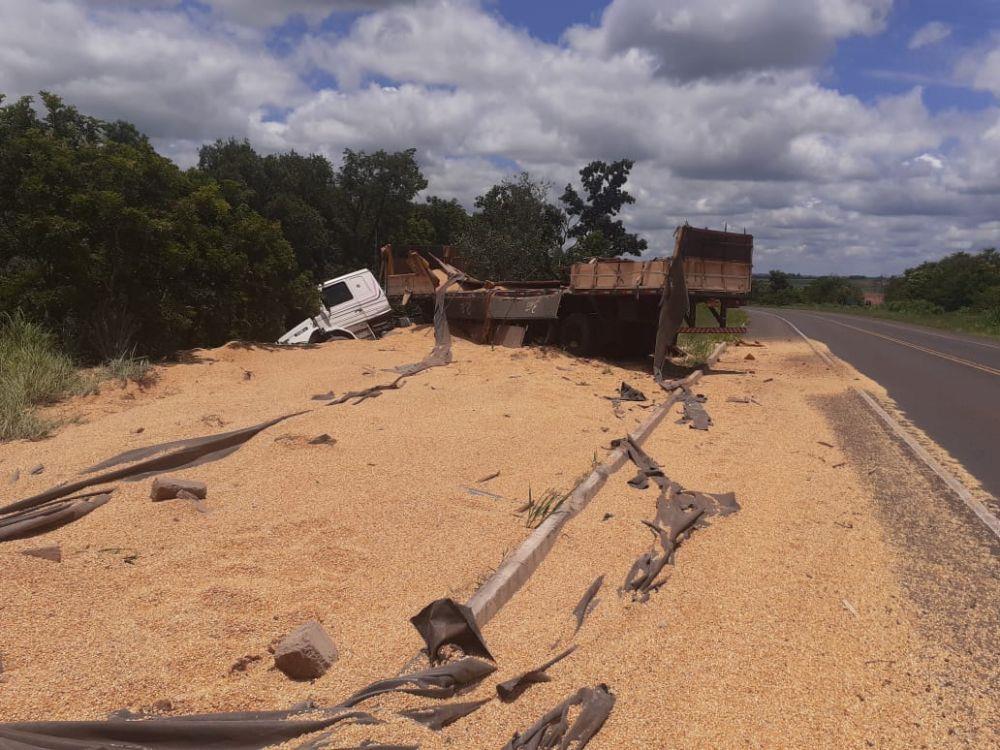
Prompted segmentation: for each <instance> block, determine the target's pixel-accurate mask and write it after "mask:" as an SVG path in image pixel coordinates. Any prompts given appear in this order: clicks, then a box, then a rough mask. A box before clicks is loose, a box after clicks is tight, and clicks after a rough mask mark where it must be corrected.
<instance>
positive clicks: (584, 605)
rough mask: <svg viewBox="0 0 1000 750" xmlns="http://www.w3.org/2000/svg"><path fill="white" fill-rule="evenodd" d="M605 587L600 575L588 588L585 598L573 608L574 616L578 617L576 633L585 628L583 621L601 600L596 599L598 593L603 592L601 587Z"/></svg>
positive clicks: (602, 577) (584, 594) (584, 593)
mask: <svg viewBox="0 0 1000 750" xmlns="http://www.w3.org/2000/svg"><path fill="white" fill-rule="evenodd" d="M603 585H604V576H603V575H599V576H597V578H595V579H594V582H593V583H592V584H590V586H588V587H587V590H586V591H584V592H583V596H582V597H581V598H580V601H579V602H577V605H576V606H575V607H573V615H574V616H575V617H576V629H575V630H574V631H573V632H574V633H576V632H579V630H580V628H581V627H583V621H584V620H585V619H586V618H587V615H589V614H590V613H591V612H593V611H594V608H595V607H596V606H597V603H598V602H599V601H600V599H594V597H595V596H597V592H598V591H600V590H601V586H603Z"/></svg>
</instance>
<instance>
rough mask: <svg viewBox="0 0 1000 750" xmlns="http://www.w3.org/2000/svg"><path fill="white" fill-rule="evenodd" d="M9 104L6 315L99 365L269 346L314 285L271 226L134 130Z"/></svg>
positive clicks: (305, 308)
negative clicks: (23, 319)
mask: <svg viewBox="0 0 1000 750" xmlns="http://www.w3.org/2000/svg"><path fill="white" fill-rule="evenodd" d="M41 98H42V101H43V103H44V106H45V114H44V116H42V117H39V116H38V115H37V114H36V112H35V110H34V108H33V106H32V100H31V99H30V98H28V97H25V98H22V99H20V100H19V101H17V102H15V103H12V104H9V105H4V104H3V101H2V99H0V193H2V194H3V195H4V200H3V201H2V202H0V309H3V310H11V311H12V310H17V309H20V310H21V311H22V312H23V313H24V314H25V315H26V316H28V317H29V318H30V319H32V320H34V321H36V322H39V323H43V324H45V325H46V327H48V328H49V329H51V330H53V331H56V332H57V333H58V335H59V336H60V338H61V340H62V343H63V345H64V347H66V348H67V349H69V350H71V351H74V352H76V353H77V354H80V355H83V356H84V357H87V358H90V359H97V358H106V357H110V356H115V355H118V354H122V353H124V352H126V351H128V350H130V349H132V348H133V347H134V348H135V349H136V350H137V351H138V352H139V353H144V354H168V353H170V352H172V351H174V350H176V349H179V348H188V347H192V346H204V345H213V344H219V343H222V342H224V341H226V340H227V339H231V338H254V339H265V340H273V339H274V338H276V336H277V335H278V334H279V333H280V332H281V331H282V330H284V328H285V324H286V322H287V321H288V319H289V318H290V317H292V316H293V315H302V314H303V313H308V312H311V310H312V309H313V307H314V306H315V304H316V299H315V298H316V292H315V289H314V288H313V287H312V286H311V285H310V284H309V283H308V280H307V279H306V278H305V277H304V276H303V275H302V274H301V273H300V272H299V270H298V268H297V266H296V262H295V256H294V254H293V252H292V249H291V247H290V246H289V244H288V243H287V242H286V241H285V240H284V238H283V237H282V235H281V232H280V228H279V227H278V225H277V224H276V223H272V222H269V221H267V220H265V219H264V218H263V217H261V216H260V215H259V214H258V213H256V212H255V211H253V210H252V209H251V208H249V207H248V206H245V205H237V206H233V205H232V204H231V203H230V202H229V201H228V200H227V199H226V197H225V196H224V194H223V189H222V187H221V186H220V185H219V183H218V182H216V181H215V180H213V179H211V178H210V177H208V176H206V175H204V174H199V173H194V174H185V173H184V172H182V171H181V170H180V169H178V167H177V166H176V165H175V164H173V163H172V162H171V161H169V160H168V159H166V158H164V157H162V156H160V155H159V154H157V153H156V152H155V151H154V150H153V148H152V147H151V146H150V144H149V142H148V140H147V139H146V138H145V136H142V134H140V133H139V132H138V131H137V130H136V129H135V128H134V127H133V126H131V125H128V124H127V123H106V122H102V121H100V120H97V119H95V118H92V117H88V116H86V115H83V114H81V113H79V112H78V111H77V110H76V109H75V108H73V107H70V106H67V105H65V104H64V103H63V102H62V101H61V100H60V99H59V98H58V97H55V96H53V95H51V94H47V93H44V92H43V93H42V95H41Z"/></svg>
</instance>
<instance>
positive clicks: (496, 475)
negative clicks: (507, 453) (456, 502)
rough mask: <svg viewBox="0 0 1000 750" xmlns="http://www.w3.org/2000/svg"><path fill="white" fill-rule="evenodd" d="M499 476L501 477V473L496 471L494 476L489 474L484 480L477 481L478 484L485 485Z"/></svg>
mask: <svg viewBox="0 0 1000 750" xmlns="http://www.w3.org/2000/svg"><path fill="white" fill-rule="evenodd" d="M498 476H500V471H499V470H497V471H494V472H493V473H492V474H487V475H486V476H485V477H483V478H482V479H477V480H476V484H484V483H486V482H488V481H490V480H491V479H496V478H497V477H498Z"/></svg>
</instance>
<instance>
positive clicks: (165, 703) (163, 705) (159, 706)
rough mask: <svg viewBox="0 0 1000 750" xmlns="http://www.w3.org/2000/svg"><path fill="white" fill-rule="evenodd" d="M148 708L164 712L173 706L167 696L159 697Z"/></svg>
mask: <svg viewBox="0 0 1000 750" xmlns="http://www.w3.org/2000/svg"><path fill="white" fill-rule="evenodd" d="M150 708H151V709H152V710H154V711H159V712H160V713H164V712H166V711H171V710H173V708H174V704H173V703H171V702H170V700H168V699H167V698H160V699H159V700H157V701H153V705H152V706H150Z"/></svg>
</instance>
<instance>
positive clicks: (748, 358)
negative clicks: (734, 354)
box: [743, 354, 757, 360]
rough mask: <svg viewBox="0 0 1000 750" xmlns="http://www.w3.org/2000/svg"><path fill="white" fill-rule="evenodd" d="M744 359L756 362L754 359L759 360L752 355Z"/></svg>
mask: <svg viewBox="0 0 1000 750" xmlns="http://www.w3.org/2000/svg"><path fill="white" fill-rule="evenodd" d="M743 359H747V360H754V359H757V358H756V357H755V356H753V355H752V354H747V356H745V357H744V358H743Z"/></svg>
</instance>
